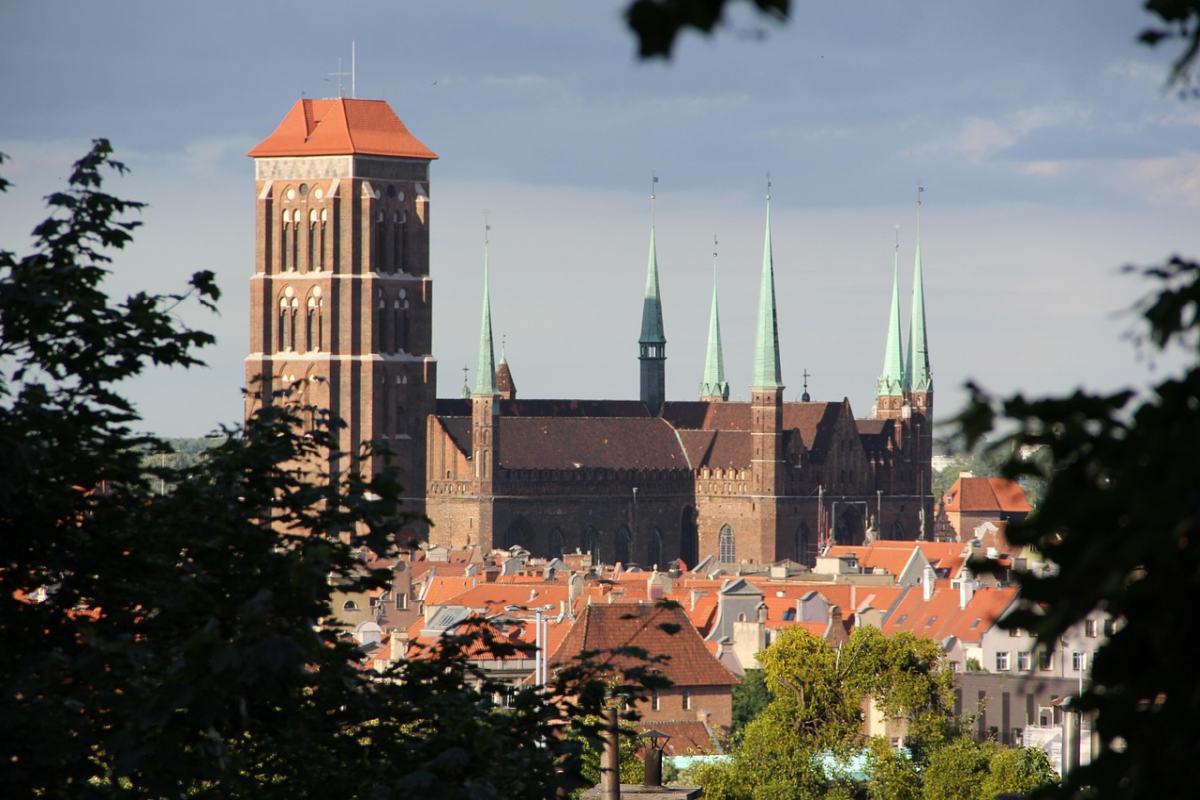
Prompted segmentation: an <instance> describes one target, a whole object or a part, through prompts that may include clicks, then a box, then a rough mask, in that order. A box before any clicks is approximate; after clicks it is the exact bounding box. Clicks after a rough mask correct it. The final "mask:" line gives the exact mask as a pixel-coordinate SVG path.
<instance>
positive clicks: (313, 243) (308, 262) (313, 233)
mask: <svg viewBox="0 0 1200 800" xmlns="http://www.w3.org/2000/svg"><path fill="white" fill-rule="evenodd" d="M306 249H307V250H308V252H307V253H305V254H304V266H305V269H307V270H308V271H309V272H312V271H313V270H315V269H316V268H317V262H316V261H315V258H316V252H317V210H316V209H315V208H314V209H312V210H311V211H309V212H308V244H307V245H306Z"/></svg>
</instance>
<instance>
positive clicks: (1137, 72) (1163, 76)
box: [1105, 58, 1167, 86]
mask: <svg viewBox="0 0 1200 800" xmlns="http://www.w3.org/2000/svg"><path fill="white" fill-rule="evenodd" d="M1105 72H1107V73H1108V74H1109V75H1116V76H1117V77H1119V78H1124V79H1125V80H1128V81H1132V82H1134V83H1149V84H1153V85H1155V86H1163V85H1165V84H1166V82H1167V70H1166V68H1165V67H1163V66H1162V65H1161V64H1152V63H1151V62H1149V61H1139V60H1137V59H1133V58H1127V59H1121V60H1120V61H1114V62H1112V63H1111V64H1109V65H1108V67H1107V68H1106V69H1105Z"/></svg>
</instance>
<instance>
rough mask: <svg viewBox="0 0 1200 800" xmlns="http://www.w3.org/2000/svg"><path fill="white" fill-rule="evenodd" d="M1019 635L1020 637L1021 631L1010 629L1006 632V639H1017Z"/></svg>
mask: <svg viewBox="0 0 1200 800" xmlns="http://www.w3.org/2000/svg"><path fill="white" fill-rule="evenodd" d="M1020 635H1021V629H1020V628H1012V629H1010V630H1009V632H1008V638H1010V639H1015V638H1017V637H1018V636H1020Z"/></svg>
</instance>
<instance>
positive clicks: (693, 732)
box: [638, 720, 720, 756]
mask: <svg viewBox="0 0 1200 800" xmlns="http://www.w3.org/2000/svg"><path fill="white" fill-rule="evenodd" d="M638 727H639V728H640V729H641V730H643V731H648V730H652V729H653V730H656V731H661V732H662V733H665V734H667V735H668V736H670V737H671V738H670V740H668V741H667V744H666V747H665V748H664V752H665V753H666V754H667V755H669V756H686V755H703V754H707V753H718V752H720V749H719V748H718V746H717V743H716V742H715V741H714V740H713V736H712V732H711V731H710V730H709V729H708V726H707V725H705V724H704V723H703V722H700V721H699V720H695V721H678V722H675V721H671V722H665V721H661V720H656V721H654V722H643V723H641V724H640V725H639V726H638Z"/></svg>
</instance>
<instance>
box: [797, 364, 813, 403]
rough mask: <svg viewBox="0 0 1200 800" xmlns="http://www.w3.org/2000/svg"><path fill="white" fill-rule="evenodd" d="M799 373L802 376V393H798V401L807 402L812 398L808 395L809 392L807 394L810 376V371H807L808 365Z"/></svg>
mask: <svg viewBox="0 0 1200 800" xmlns="http://www.w3.org/2000/svg"><path fill="white" fill-rule="evenodd" d="M800 374H801V376H802V377H803V378H804V393H803V394H802V395H800V401H801V402H803V403H807V402H809V401H810V400H812V398H811V397H809V394H808V379H809V378H811V377H812V373H811V372H809V371H808V367H805V368H804V371H803V372H802V373H800Z"/></svg>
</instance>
